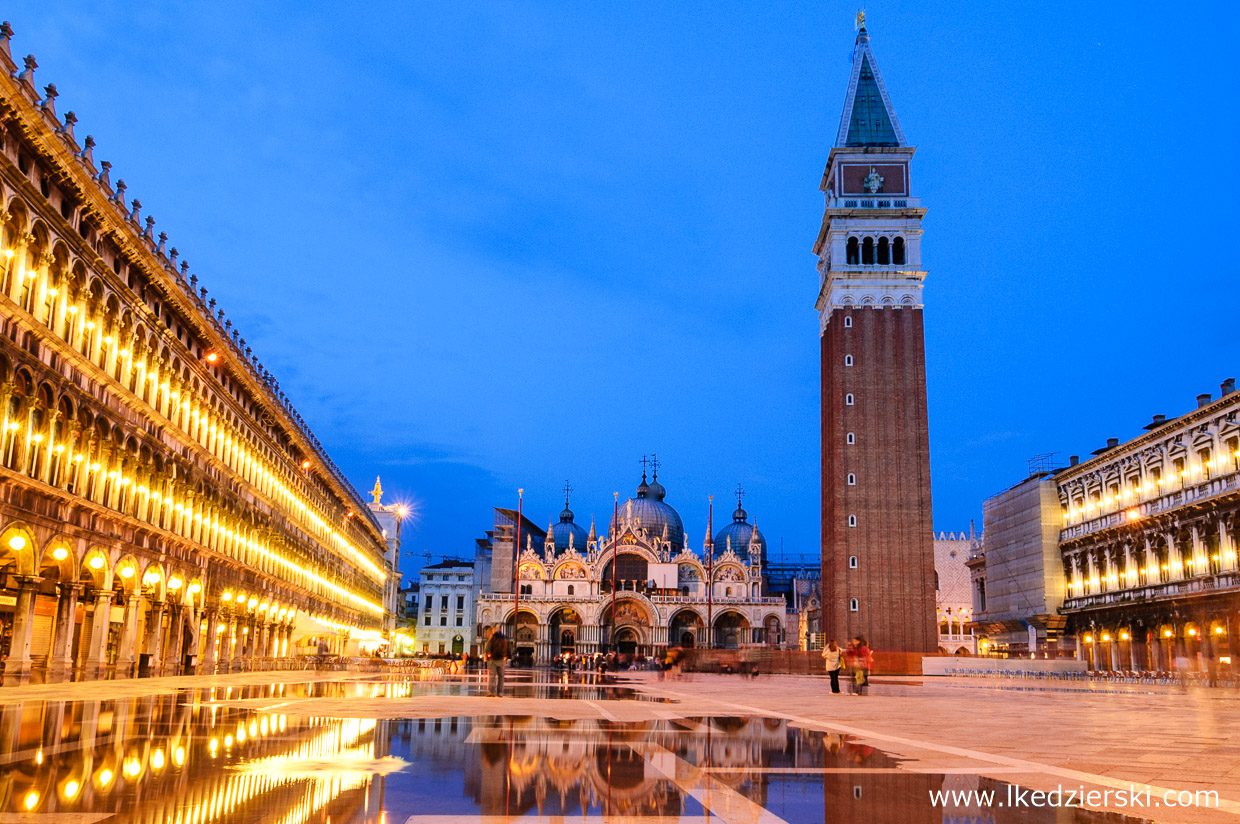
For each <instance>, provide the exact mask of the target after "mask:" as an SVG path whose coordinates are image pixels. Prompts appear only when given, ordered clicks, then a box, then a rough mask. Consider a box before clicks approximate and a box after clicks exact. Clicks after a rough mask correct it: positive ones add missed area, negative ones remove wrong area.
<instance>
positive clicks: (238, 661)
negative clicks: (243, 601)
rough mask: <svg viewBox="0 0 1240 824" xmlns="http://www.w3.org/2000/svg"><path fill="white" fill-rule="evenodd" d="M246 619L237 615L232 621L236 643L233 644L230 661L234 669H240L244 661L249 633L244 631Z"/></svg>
mask: <svg viewBox="0 0 1240 824" xmlns="http://www.w3.org/2000/svg"><path fill="white" fill-rule="evenodd" d="M246 623H247V619H246V618H244V617H243V616H240V615H238V616H237V617H236V619H235V620H234V623H233V633H234V638H235V639H236V643H235V644H234V645H233V653H232V663H233V666H234V667H235V668H236V669H240V668H241V666H242V665H243V664H244V663H245V658H246V655H245V648H246V645H247V644H248V643H249V641H250V634H249V633H248V632H246V629H248V627H247V626H246Z"/></svg>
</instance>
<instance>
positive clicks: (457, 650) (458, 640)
mask: <svg viewBox="0 0 1240 824" xmlns="http://www.w3.org/2000/svg"><path fill="white" fill-rule="evenodd" d="M463 652H465V639H464V638H462V637H461V636H459V635H457V636H454V637H453V638H452V654H453V655H460V654H462V653H463Z"/></svg>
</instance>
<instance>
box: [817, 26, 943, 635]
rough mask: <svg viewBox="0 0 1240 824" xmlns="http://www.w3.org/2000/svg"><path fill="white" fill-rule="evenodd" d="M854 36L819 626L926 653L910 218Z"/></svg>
mask: <svg viewBox="0 0 1240 824" xmlns="http://www.w3.org/2000/svg"><path fill="white" fill-rule="evenodd" d="M915 151H916V150H915V149H914V147H912V146H910V145H909V144H908V142H907V141H906V140H905V138H904V133H903V131H902V130H901V128H900V124H899V122H898V121H897V120H896V115H895V109H894V108H893V107H892V105H891V100H890V98H889V97H888V95H887V89H886V87H885V85H884V84H883V79H882V75H881V74H880V73H879V70H878V63H877V62H876V61H875V59H874V53H873V51H872V50H871V48H870V36H869V34H868V33H867V31H866V29H865V27H864V26H862V27H861V28H860V31H859V32H858V33H857V40H856V45H855V46H854V49H853V59H852V74H851V76H850V78H849V82H848V91H847V94H846V96H845V103H844V112H843V115H842V116H841V118H840V126H839V132H838V134H837V137H836V140H835V144H834V147H833V148H832V149H831V153H830V156H829V157H828V160H827V167H826V171H825V173H824V174H823V177H822V184H821V189H822V191H823V193H824V194H825V195H826V210H825V212H824V214H823V219H822V227H821V229H820V231H819V234H818V239H817V241H816V242H815V243H814V253H815V254H816V255H817V256H818V272H819V274H820V276H821V282H820V289H819V292H818V299H817V302H816V308H817V310H818V312H819V324H820V325H819V328H820V333H821V339H820V342H821V398H822V429H821V432H822V584H821V586H822V629H823V631H824V632H825V633H826V635H827V636H829V637H831V638H836V639H847V638H850V637H853V636H857V635H860V636H865V637H866V638H867V639H868V640H869V641H870V643H872V644H873V645H874V646H875V648H876V649H883V650H890V651H895V652H907V653H930V652H934V651H935V650H936V649H937V648H938V633H937V631H936V628H935V623H934V592H933V589H932V586H933V576H934V547H933V538H934V536H933V525H932V521H931V510H930V439H929V425H928V421H927V413H926V365H925V340H924V334H923V330H922V285H923V281H924V280H925V277H926V272H925V270H924V268H923V267H922V260H921V235H922V228H921V221H922V218H923V217H924V216H925V210H924V209H923V208H921V203H920V201H919V199H918V198H916V197H914V196H913V194H912V190H911V184H910V177H909V170H910V166H911V163H912V159H913V153H914V152H915Z"/></svg>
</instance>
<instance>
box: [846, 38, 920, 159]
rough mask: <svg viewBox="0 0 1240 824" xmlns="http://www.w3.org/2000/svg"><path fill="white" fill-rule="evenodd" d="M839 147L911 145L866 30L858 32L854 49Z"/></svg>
mask: <svg viewBox="0 0 1240 824" xmlns="http://www.w3.org/2000/svg"><path fill="white" fill-rule="evenodd" d="M835 145H836V146H848V147H865V146H907V145H908V144H907V143H906V142H905V141H904V133H903V131H901V129H900V123H899V121H898V120H896V113H895V109H894V108H893V107H892V105H891V100H890V99H889V98H888V97H887V89H886V87H885V86H884V85H883V76H882V75H881V74H880V73H879V71H878V62H877V61H875V59H874V53H873V52H872V51H871V50H870V36H869V34H867V33H866V30H865V28H862V29H861V30H860V31H858V32H857V45H856V47H855V49H854V50H853V70H852V76H851V77H850V78H849V81H848V95H847V97H846V99H845V100H844V114H843V116H842V117H841V118H840V131H839V135H838V136H837V138H836V141H835Z"/></svg>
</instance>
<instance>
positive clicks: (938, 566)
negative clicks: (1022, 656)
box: [934, 527, 981, 655]
mask: <svg viewBox="0 0 1240 824" xmlns="http://www.w3.org/2000/svg"><path fill="white" fill-rule="evenodd" d="M980 541H981V538H980V536H974V534H973V529H972V527H970V528H969V531H968V533H964V532H959V533H957V532H939V533H937V534H936V535H935V536H934V601H935V604H934V605H935V615H936V620H937V621H938V624H939V652H943V653H947V654H948V655H975V654H977V638H976V637H975V636H974V635H973V630H972V628H971V627H970V626H969V623H970V622H971V621H973V593H972V585H971V573H970V571H969V568H968V567H967V566H965V562H966V561H968V560H969V557H970V555H971V554H972V552H973V550H974V549H975V548H976V547H978V546H979V545H980Z"/></svg>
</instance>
